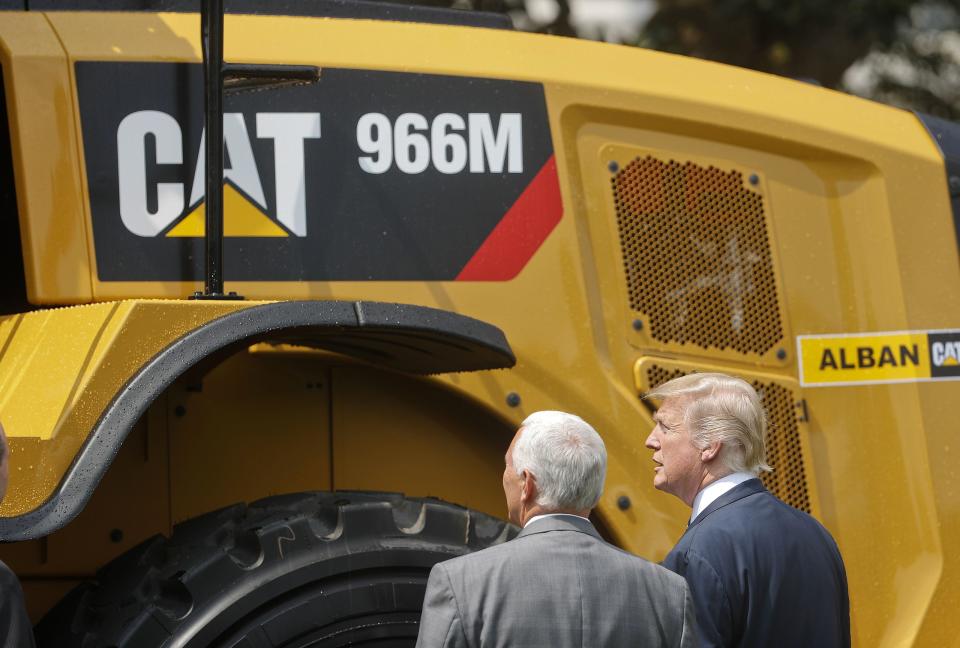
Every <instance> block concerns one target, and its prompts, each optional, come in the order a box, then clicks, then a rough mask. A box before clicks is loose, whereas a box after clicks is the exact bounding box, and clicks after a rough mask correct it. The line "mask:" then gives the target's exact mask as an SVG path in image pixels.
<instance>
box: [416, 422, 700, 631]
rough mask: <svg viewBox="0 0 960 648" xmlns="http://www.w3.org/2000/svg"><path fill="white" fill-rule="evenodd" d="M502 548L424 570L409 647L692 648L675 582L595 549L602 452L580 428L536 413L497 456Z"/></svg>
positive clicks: (683, 594) (656, 569)
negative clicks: (506, 536)
mask: <svg viewBox="0 0 960 648" xmlns="http://www.w3.org/2000/svg"><path fill="white" fill-rule="evenodd" d="M505 463H506V467H505V468H504V471H503V491H504V494H505V495H506V499H507V510H508V511H509V517H510V521H511V522H513V523H514V524H516V525H518V526H521V527H523V530H522V531H520V534H519V535H517V537H516V538H514V539H513V540H511V541H510V542H506V543H504V544H501V545H497V546H495V547H491V548H489V549H485V550H483V551H478V552H477V553H474V554H468V555H466V556H460V557H459V558H454V559H453V560H448V561H446V562H442V563H438V564H437V565H435V566H434V568H433V570H432V571H431V572H430V579H429V581H428V582H427V592H426V596H425V598H424V604H423V616H422V618H421V621H420V635H419V637H418V639H417V646H418V648H441V647H443V648H446V647H456V648H506V647H507V646H509V647H510V648H568V647H570V648H572V647H574V646H575V647H577V648H584V647H587V646H589V647H590V648H620V647H622V646H651V647H652V646H684V647H686V646H694V645H695V641H696V640H695V637H694V635H693V609H692V601H691V599H690V594H689V592H688V590H687V586H686V583H684V580H683V579H682V578H680V577H679V576H677V575H676V574H673V573H671V572H670V571H668V570H666V569H664V568H662V567H660V566H658V565H654V564H652V563H649V562H647V561H645V560H643V559H641V558H637V557H636V556H633V555H631V554H628V553H626V552H624V551H621V550H620V549H617V548H616V547H613V546H612V545H609V544H607V543H606V542H604V541H603V540H602V539H601V538H600V535H599V534H598V533H597V531H596V530H595V529H594V528H593V525H592V524H591V523H590V521H589V520H588V519H587V517H588V516H589V514H590V511H591V509H593V507H595V506H596V505H597V502H598V501H599V499H600V494H601V493H602V491H603V480H604V477H605V475H606V469H607V451H606V448H605V447H604V445H603V440H602V439H601V438H600V435H598V434H597V433H596V431H595V430H594V429H593V428H592V427H590V426H589V425H588V424H587V423H586V422H584V421H583V420H582V419H580V418H579V417H577V416H574V415H572V414H565V413H563V412H537V413H535V414H531V415H530V416H529V417H527V419H526V420H525V421H524V422H523V424H522V425H521V426H520V429H519V430H518V431H517V433H516V436H514V438H513V442H512V443H511V444H510V447H509V449H508V450H507V453H506V456H505Z"/></svg>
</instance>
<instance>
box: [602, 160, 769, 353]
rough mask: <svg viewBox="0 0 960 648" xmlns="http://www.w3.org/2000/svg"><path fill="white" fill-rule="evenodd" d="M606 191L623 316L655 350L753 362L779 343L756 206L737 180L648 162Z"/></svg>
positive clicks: (756, 199)
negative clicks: (621, 272)
mask: <svg viewBox="0 0 960 648" xmlns="http://www.w3.org/2000/svg"><path fill="white" fill-rule="evenodd" d="M611 183H612V185H613V198H614V203H615V206H616V211H617V224H618V226H619V229H620V244H621V249H622V252H623V260H624V265H625V267H626V274H627V289H628V291H629V295H630V308H631V309H633V310H634V311H635V312H636V313H637V314H639V315H640V316H641V317H642V318H643V319H644V320H645V321H647V322H648V323H649V334H650V336H651V337H652V338H653V339H654V340H658V341H660V342H664V343H680V344H683V343H691V344H695V345H698V346H701V347H704V348H711V347H712V348H716V349H720V350H726V349H732V350H734V351H738V352H740V353H756V354H760V355H762V354H764V353H766V352H767V351H769V350H770V349H771V348H773V347H774V345H776V344H777V343H778V342H779V341H780V340H781V338H782V337H783V327H782V324H781V319H780V308H779V303H778V300H777V287H776V281H775V276H774V268H773V262H772V259H771V255H770V247H769V241H768V236H767V227H766V219H765V216H764V204H763V197H762V196H761V195H760V194H759V193H757V192H755V191H751V190H750V189H749V188H747V187H746V186H744V181H743V176H742V175H741V174H740V172H739V171H730V172H725V171H722V170H720V169H717V168H715V167H712V166H711V167H703V166H700V165H698V164H694V163H692V162H686V163H682V164H681V163H680V162H676V161H672V160H671V161H670V162H663V161H660V160H657V159H655V158H653V157H652V156H647V157H643V158H639V157H638V158H636V159H635V160H633V161H632V162H630V163H629V164H628V165H626V166H625V167H624V168H623V169H621V170H620V171H619V172H618V173H617V174H616V175H615V176H614V177H613V178H612V180H611Z"/></svg>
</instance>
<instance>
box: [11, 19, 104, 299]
mask: <svg viewBox="0 0 960 648" xmlns="http://www.w3.org/2000/svg"><path fill="white" fill-rule="evenodd" d="M0 43H2V47H0V65H2V66H3V81H4V86H5V90H6V97H7V110H8V113H9V122H10V140H11V147H12V149H13V160H14V167H15V169H14V175H15V176H16V183H17V208H18V211H19V214H20V231H21V233H22V243H23V257H24V260H25V268H24V271H25V274H26V279H27V292H28V295H29V297H30V300H31V301H32V302H34V303H60V304H63V303H68V304H69V303H79V302H85V301H89V300H90V299H91V297H92V292H91V286H90V272H91V269H90V262H89V256H88V252H87V250H88V245H89V244H90V242H89V241H88V240H87V234H88V230H87V227H86V222H87V219H86V218H85V210H84V207H83V205H84V204H85V202H86V201H85V191H84V189H83V188H82V180H81V178H82V176H81V168H80V157H79V150H78V143H79V133H78V132H77V130H76V121H75V118H74V114H73V113H74V111H75V109H76V107H75V104H74V101H73V97H74V94H73V91H72V86H71V83H70V74H71V73H70V68H69V62H68V60H67V55H66V52H64V51H63V47H62V45H61V42H60V40H59V38H58V37H57V34H56V32H54V30H53V29H52V28H51V27H50V24H49V22H48V20H47V18H46V17H45V16H44V15H43V14H39V13H33V14H22V13H15V12H10V13H8V14H5V15H4V16H3V20H2V21H0Z"/></svg>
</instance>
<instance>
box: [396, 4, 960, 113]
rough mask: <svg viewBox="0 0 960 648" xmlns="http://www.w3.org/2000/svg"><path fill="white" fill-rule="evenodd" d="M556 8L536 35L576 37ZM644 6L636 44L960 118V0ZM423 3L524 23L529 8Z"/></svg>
mask: <svg viewBox="0 0 960 648" xmlns="http://www.w3.org/2000/svg"><path fill="white" fill-rule="evenodd" d="M396 1H402V0H396ZM553 1H554V2H555V4H556V5H557V14H556V18H555V19H554V20H552V21H551V22H550V23H549V24H546V25H536V26H534V29H536V30H537V31H541V32H546V33H552V34H560V35H567V36H574V35H576V30H575V28H574V26H573V24H572V23H571V10H570V3H569V0H553ZM581 1H585V2H586V3H589V2H590V0H581ZM636 1H637V2H644V1H649V2H653V3H654V5H655V11H654V13H653V16H652V17H651V19H650V20H649V21H648V22H647V24H646V26H645V27H644V28H643V31H642V34H641V36H640V39H639V41H638V42H637V43H634V44H636V45H640V46H642V47H649V48H653V49H658V50H663V51H667V52H673V53H677V54H684V55H687V56H694V57H698V58H704V59H709V60H712V61H718V62H721V63H728V64H731V65H738V66H740V67H745V68H751V69H754V70H760V71H762V72H769V73H772V74H779V75H782V76H786V77H790V78H795V79H802V80H806V81H813V82H816V83H819V84H821V85H823V86H825V87H828V88H835V89H838V90H844V91H848V92H852V93H855V94H858V95H861V96H864V97H867V98H871V99H876V100H878V101H883V102H885V103H889V104H892V105H895V106H899V107H902V108H906V109H909V110H919V111H922V112H926V113H930V114H934V115H938V116H941V117H946V118H950V119H954V120H960V0H636ZM414 2H416V3H417V4H425V5H432V6H444V7H458V8H461V9H476V10H486V11H501V12H511V13H512V14H513V15H514V16H518V15H520V16H525V14H524V11H525V2H524V0H414ZM587 8H589V6H587ZM524 22H525V23H526V24H529V21H524Z"/></svg>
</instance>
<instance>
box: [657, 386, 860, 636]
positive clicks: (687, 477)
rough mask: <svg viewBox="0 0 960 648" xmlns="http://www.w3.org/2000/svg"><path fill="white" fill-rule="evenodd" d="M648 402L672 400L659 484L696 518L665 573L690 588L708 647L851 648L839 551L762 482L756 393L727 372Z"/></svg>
mask: <svg viewBox="0 0 960 648" xmlns="http://www.w3.org/2000/svg"><path fill="white" fill-rule="evenodd" d="M647 397H648V398H655V399H660V400H662V404H661V406H660V407H659V408H658V409H657V412H656V414H655V415H654V419H655V420H656V422H657V425H656V427H655V428H654V429H653V432H651V433H650V436H649V437H648V438H647V442H646V446H647V447H648V448H650V449H651V450H653V451H654V452H653V461H654V463H655V464H656V465H655V466H654V478H653V484H654V486H655V487H656V488H658V489H659V490H662V491H664V492H667V493H670V494H671V495H675V496H676V497H678V498H680V499H681V500H683V502H684V503H685V504H687V506H689V507H691V509H692V511H691V516H690V523H689V525H688V527H687V530H686V532H685V533H684V534H683V537H682V538H680V541H679V542H678V543H677V545H676V547H674V548H673V550H672V551H671V552H670V553H669V554H668V555H667V557H666V559H665V560H664V561H663V565H664V566H665V567H667V568H669V569H671V570H673V571H675V572H677V573H678V574H680V575H681V576H683V577H684V578H686V580H687V584H688V585H689V586H690V592H691V594H692V595H693V601H694V607H695V609H696V616H697V628H698V632H697V634H698V636H699V638H700V645H701V646H780V647H787V648H789V647H791V646H796V647H797V648H800V647H806V646H818V647H826V648H830V647H834V646H841V647H846V646H849V645H850V616H849V603H848V599H847V580H846V574H845V571H844V567H843V560H842V559H841V557H840V552H839V550H838V549H837V545H836V543H835V542H834V541H833V538H832V537H831V536H830V534H829V533H828V532H827V530H826V529H825V528H823V526H822V525H821V524H820V523H819V522H817V521H816V520H815V519H813V518H812V517H810V516H809V515H807V514H806V513H803V512H801V511H798V510H796V509H794V508H791V507H790V506H787V505H786V504H784V503H783V502H781V501H779V500H778V499H776V498H775V497H774V496H773V495H771V494H770V493H769V492H767V490H766V489H765V488H764V487H763V484H762V483H761V482H760V480H759V479H758V478H757V475H758V473H759V472H760V471H762V470H770V468H769V467H768V466H767V464H766V461H765V452H764V437H765V434H766V426H767V424H766V416H765V414H764V411H763V407H762V405H761V403H760V397H759V396H758V395H757V393H756V391H754V389H753V387H751V386H750V385H749V384H748V383H746V382H744V381H743V380H740V379H739V378H733V377H731V376H727V375H724V374H690V375H687V376H681V377H680V378H676V379H674V380H671V381H669V382H667V383H665V384H663V385H661V386H660V387H657V388H656V389H654V390H653V391H651V392H650V393H649V394H647Z"/></svg>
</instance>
